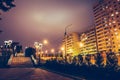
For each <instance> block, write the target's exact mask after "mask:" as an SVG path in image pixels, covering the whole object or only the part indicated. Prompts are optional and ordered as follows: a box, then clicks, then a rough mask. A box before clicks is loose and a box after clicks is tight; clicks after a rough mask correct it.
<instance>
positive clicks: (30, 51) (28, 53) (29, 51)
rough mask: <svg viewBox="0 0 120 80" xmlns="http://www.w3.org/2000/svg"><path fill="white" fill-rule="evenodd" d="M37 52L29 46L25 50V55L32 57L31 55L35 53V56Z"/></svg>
mask: <svg viewBox="0 0 120 80" xmlns="http://www.w3.org/2000/svg"><path fill="white" fill-rule="evenodd" d="M35 53H36V50H35V49H34V48H32V47H28V48H27V49H26V50H25V57H30V56H31V55H33V56H34V57H35Z"/></svg>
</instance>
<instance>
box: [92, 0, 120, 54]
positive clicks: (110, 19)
mask: <svg viewBox="0 0 120 80" xmlns="http://www.w3.org/2000/svg"><path fill="white" fill-rule="evenodd" d="M93 12H94V20H95V27H96V39H97V46H98V51H109V49H112V51H114V52H119V50H120V41H119V40H120V0H100V1H99V2H98V3H97V4H95V5H94V7H93Z"/></svg>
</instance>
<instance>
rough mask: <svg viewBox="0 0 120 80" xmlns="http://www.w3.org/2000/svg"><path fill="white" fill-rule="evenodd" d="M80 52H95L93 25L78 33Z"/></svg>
mask: <svg viewBox="0 0 120 80" xmlns="http://www.w3.org/2000/svg"><path fill="white" fill-rule="evenodd" d="M80 53H81V54H95V53H97V45H96V33H95V27H91V28H90V29H89V30H87V31H85V32H84V33H83V34H81V35H80Z"/></svg>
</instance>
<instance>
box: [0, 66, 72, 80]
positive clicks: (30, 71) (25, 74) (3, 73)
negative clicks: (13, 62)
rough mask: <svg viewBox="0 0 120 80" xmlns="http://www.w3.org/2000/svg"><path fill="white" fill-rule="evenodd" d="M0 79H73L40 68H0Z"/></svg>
mask: <svg viewBox="0 0 120 80" xmlns="http://www.w3.org/2000/svg"><path fill="white" fill-rule="evenodd" d="M0 80H73V79H71V78H68V77H64V76H61V75H59V74H56V73H52V72H48V71H46V70H43V69H40V68H8V69H0Z"/></svg>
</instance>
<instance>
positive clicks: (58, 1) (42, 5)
mask: <svg viewBox="0 0 120 80" xmlns="http://www.w3.org/2000/svg"><path fill="white" fill-rule="evenodd" d="M96 1H97V0H15V4H16V7H15V8H13V9H11V10H10V11H9V12H5V13H2V15H1V17H2V20H1V21H0V29H1V30H3V31H4V32H3V33H2V34H0V44H3V41H4V40H13V41H19V42H20V43H21V44H22V45H23V46H32V45H33V43H34V42H35V41H39V42H42V40H44V39H47V40H49V46H50V47H51V48H56V47H58V46H59V44H60V42H61V41H62V38H63V36H64V29H65V27H66V26H67V25H69V24H72V26H71V27H70V28H68V30H67V32H68V33H70V32H83V31H85V30H86V29H87V28H89V27H90V26H91V25H92V24H93V12H92V6H93V3H95V2H96Z"/></svg>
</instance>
